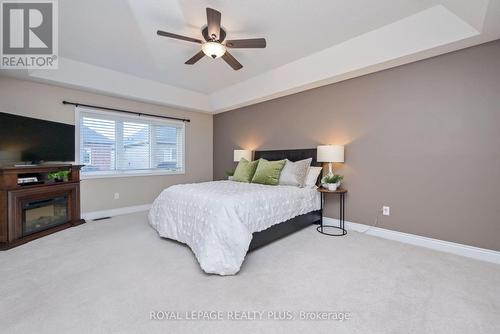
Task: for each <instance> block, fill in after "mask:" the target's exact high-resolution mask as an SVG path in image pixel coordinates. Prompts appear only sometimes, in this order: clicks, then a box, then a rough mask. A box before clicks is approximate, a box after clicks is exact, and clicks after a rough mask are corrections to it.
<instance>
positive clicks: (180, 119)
mask: <svg viewBox="0 0 500 334" xmlns="http://www.w3.org/2000/svg"><path fill="white" fill-rule="evenodd" d="M62 103H63V104H70V105H73V106H75V107H87V108H94V109H102V110H108V111H118V112H123V113H126V114H133V115H138V116H149V117H158V118H165V119H171V120H175V121H182V122H191V120H190V119H188V118H178V117H170V116H160V115H151V114H145V113H142V112H136V111H129V110H123V109H115V108H107V107H100V106H93V105H91V104H83V103H77V102H69V101H62Z"/></svg>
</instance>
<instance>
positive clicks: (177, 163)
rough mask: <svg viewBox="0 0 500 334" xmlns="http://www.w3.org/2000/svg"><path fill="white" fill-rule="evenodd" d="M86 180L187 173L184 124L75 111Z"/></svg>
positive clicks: (79, 148) (78, 109)
mask: <svg viewBox="0 0 500 334" xmlns="http://www.w3.org/2000/svg"><path fill="white" fill-rule="evenodd" d="M76 111H77V112H76V113H77V119H78V132H79V134H77V137H78V138H77V143H78V144H77V145H78V146H79V147H77V152H78V155H79V156H78V157H77V158H78V161H79V162H80V163H81V164H82V165H85V167H83V168H82V173H83V175H84V176H93V175H94V176H105V175H110V176H112V175H123V174H139V175H142V174H155V173H160V174H169V173H172V174H178V173H184V131H185V129H184V123H183V122H179V121H170V120H163V119H160V118H154V117H145V116H129V115H122V114H120V113H111V112H100V111H96V110H93V109H87V108H81V107H77V108H76Z"/></svg>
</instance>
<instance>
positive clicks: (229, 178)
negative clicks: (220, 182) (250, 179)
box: [226, 170, 234, 181]
mask: <svg viewBox="0 0 500 334" xmlns="http://www.w3.org/2000/svg"><path fill="white" fill-rule="evenodd" d="M233 175H234V171H232V170H227V171H226V176H227V179H228V180H229V181H231V180H232V179H233Z"/></svg>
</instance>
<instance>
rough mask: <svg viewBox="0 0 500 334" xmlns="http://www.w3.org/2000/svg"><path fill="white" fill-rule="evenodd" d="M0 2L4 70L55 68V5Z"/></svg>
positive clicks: (39, 1)
mask: <svg viewBox="0 0 500 334" xmlns="http://www.w3.org/2000/svg"><path fill="white" fill-rule="evenodd" d="M0 3H1V15H0V17H1V18H2V26H1V28H2V33H1V37H2V43H1V44H2V46H1V48H2V50H1V63H0V64H1V66H0V68H3V69H56V68H57V66H58V59H57V58H58V57H57V51H58V48H57V46H58V45H57V41H58V38H57V37H58V34H57V33H58V31H57V28H58V26H57V17H58V16H57V2H56V1H55V0H43V1H42V0H31V1H23V0H18V1H15V0H9V1H8V0H3V1H1V2H0Z"/></svg>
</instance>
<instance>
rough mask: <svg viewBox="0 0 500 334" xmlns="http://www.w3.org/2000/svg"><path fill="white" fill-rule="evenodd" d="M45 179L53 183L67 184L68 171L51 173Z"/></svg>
mask: <svg viewBox="0 0 500 334" xmlns="http://www.w3.org/2000/svg"><path fill="white" fill-rule="evenodd" d="M47 178H48V179H49V180H51V181H53V182H68V179H69V171H67V170H64V171H59V172H51V173H49V174H48V175H47Z"/></svg>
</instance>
